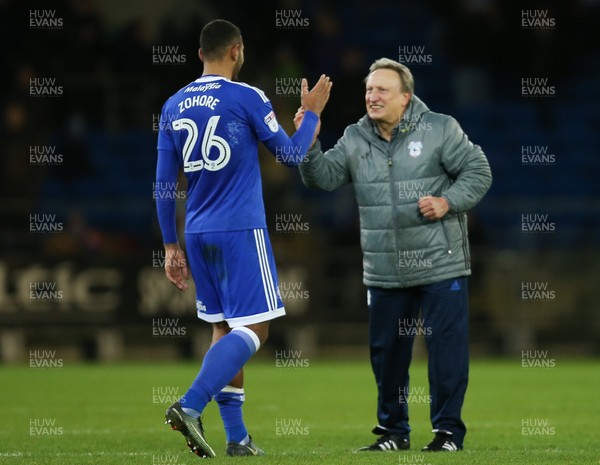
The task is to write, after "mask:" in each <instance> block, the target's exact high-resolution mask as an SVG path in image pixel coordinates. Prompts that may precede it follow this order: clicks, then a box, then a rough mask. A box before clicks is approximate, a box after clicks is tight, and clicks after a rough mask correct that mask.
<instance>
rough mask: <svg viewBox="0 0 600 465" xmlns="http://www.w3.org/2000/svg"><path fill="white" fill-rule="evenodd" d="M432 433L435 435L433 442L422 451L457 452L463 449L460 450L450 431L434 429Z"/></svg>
mask: <svg viewBox="0 0 600 465" xmlns="http://www.w3.org/2000/svg"><path fill="white" fill-rule="evenodd" d="M432 432H433V433H435V437H434V438H433V441H431V442H430V443H429V444H427V445H426V446H425V447H423V449H421V450H423V451H426V452H455V451H457V450H459V449H462V447H460V448H459V447H458V446H457V445H456V444H454V441H453V440H452V433H451V432H450V431H444V430H440V429H434V430H433V431H432Z"/></svg>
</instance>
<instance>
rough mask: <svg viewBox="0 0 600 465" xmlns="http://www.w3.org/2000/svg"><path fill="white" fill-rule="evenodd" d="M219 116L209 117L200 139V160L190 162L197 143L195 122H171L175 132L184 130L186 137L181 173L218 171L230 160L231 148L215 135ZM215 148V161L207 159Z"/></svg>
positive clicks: (187, 119) (184, 120)
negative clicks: (204, 170) (216, 153)
mask: <svg viewBox="0 0 600 465" xmlns="http://www.w3.org/2000/svg"><path fill="white" fill-rule="evenodd" d="M219 118H221V117H220V116H217V115H215V116H211V117H210V119H209V120H208V124H207V125H206V131H204V136H203V137H202V142H201V146H200V152H201V154H202V159H201V160H190V157H191V155H192V151H193V150H194V147H195V146H196V142H198V126H197V125H196V122H195V121H194V120H192V119H189V118H181V119H178V120H175V121H173V129H174V130H175V131H181V130H186V131H187V137H186V139H185V143H184V144H183V171H184V172H186V173H189V172H192V171H200V170H201V169H203V168H204V169H207V170H208V171H218V170H220V169H222V168H224V167H225V165H227V163H228V162H229V159H230V158H231V147H229V144H228V143H227V141H226V140H225V139H223V138H222V137H220V136H217V135H216V134H215V129H216V127H217V124H218V123H219ZM213 147H216V148H217V150H218V151H219V156H218V157H217V158H216V159H215V160H211V159H210V158H208V155H209V153H210V150H211V148H213Z"/></svg>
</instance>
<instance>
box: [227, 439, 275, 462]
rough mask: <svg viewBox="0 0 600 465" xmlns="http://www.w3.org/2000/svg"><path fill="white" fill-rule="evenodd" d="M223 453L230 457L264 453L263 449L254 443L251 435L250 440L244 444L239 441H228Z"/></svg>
mask: <svg viewBox="0 0 600 465" xmlns="http://www.w3.org/2000/svg"><path fill="white" fill-rule="evenodd" d="M225 455H229V456H230V457H239V456H253V455H265V451H264V450H262V449H261V448H260V447H258V446H257V445H256V444H254V442H253V441H252V436H250V442H249V443H248V444H245V445H244V444H240V443H239V442H228V443H227V449H226V450H225Z"/></svg>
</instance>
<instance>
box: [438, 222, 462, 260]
mask: <svg viewBox="0 0 600 465" xmlns="http://www.w3.org/2000/svg"><path fill="white" fill-rule="evenodd" d="M440 223H441V224H442V232H443V233H444V240H445V241H446V252H447V253H448V255H451V254H452V249H451V248H450V241H449V240H448V233H447V232H446V223H445V222H444V218H442V219H441V220H440ZM461 230H462V228H461Z"/></svg>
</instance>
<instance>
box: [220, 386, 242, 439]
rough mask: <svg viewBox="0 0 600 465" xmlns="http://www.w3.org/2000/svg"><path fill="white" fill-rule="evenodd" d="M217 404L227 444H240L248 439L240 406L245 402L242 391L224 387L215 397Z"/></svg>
mask: <svg viewBox="0 0 600 465" xmlns="http://www.w3.org/2000/svg"><path fill="white" fill-rule="evenodd" d="M215 400H216V401H217V404H219V412H221V419H222V420H223V425H224V426H225V436H226V438H227V442H238V443H242V442H243V441H244V440H245V439H246V438H247V437H248V430H246V425H244V419H243V417H242V404H243V403H244V400H245V395H244V390H243V389H240V388H234V387H232V386H225V387H224V388H223V389H222V390H221V392H219V393H218V394H217V395H216V396H215Z"/></svg>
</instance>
